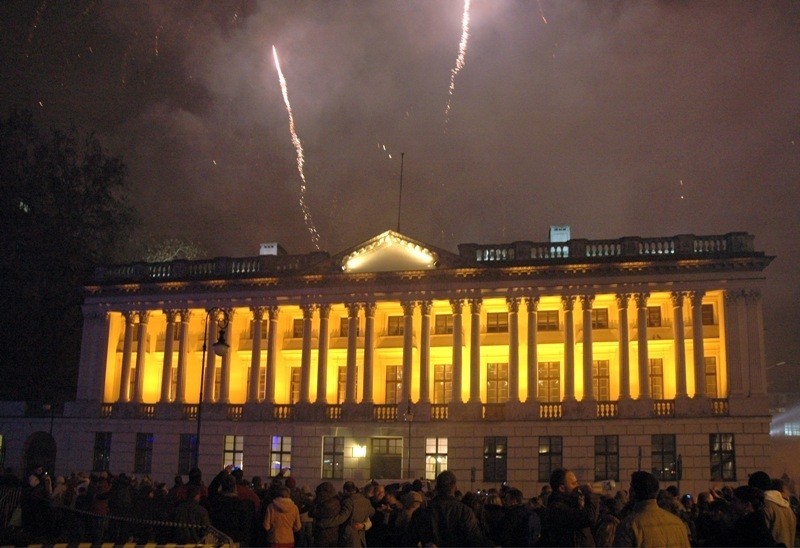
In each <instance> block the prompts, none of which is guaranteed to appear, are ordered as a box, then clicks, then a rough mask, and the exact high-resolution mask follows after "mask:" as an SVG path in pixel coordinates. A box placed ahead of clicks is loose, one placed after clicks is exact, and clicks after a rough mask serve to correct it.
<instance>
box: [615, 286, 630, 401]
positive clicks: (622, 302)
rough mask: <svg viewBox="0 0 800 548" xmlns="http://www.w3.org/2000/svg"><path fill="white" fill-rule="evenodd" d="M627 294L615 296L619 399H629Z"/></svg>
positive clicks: (628, 298)
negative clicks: (617, 328) (617, 331)
mask: <svg viewBox="0 0 800 548" xmlns="http://www.w3.org/2000/svg"><path fill="white" fill-rule="evenodd" d="M630 297H631V296H630V295H628V294H627V293H620V294H617V311H618V312H617V314H618V323H619V399H620V400H629V399H631V373H630V367H631V359H630V333H629V330H628V301H630Z"/></svg>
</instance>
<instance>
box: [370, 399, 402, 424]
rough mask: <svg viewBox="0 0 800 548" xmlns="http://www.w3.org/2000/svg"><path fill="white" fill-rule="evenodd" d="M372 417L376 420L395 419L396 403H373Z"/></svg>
mask: <svg viewBox="0 0 800 548" xmlns="http://www.w3.org/2000/svg"><path fill="white" fill-rule="evenodd" d="M372 413H373V415H372V416H373V418H374V419H375V420H376V421H396V420H397V404H396V403H383V404H375V405H374V406H373V407H372Z"/></svg>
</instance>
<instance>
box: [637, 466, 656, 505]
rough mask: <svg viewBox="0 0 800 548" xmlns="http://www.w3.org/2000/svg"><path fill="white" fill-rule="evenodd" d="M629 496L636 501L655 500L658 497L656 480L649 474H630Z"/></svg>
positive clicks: (640, 472)
mask: <svg viewBox="0 0 800 548" xmlns="http://www.w3.org/2000/svg"><path fill="white" fill-rule="evenodd" d="M631 494H632V495H633V496H634V498H635V499H636V500H637V501H642V500H650V499H655V498H656V496H658V480H657V479H656V477H655V476H654V475H653V474H651V473H650V472H644V471H638V472H634V473H633V474H631Z"/></svg>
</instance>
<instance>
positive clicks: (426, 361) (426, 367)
mask: <svg viewBox="0 0 800 548" xmlns="http://www.w3.org/2000/svg"><path fill="white" fill-rule="evenodd" d="M431 307H432V303H431V301H421V302H420V303H419V310H420V312H421V314H422V322H421V325H420V331H422V333H421V334H420V353H419V401H420V402H421V403H430V401H431V394H430V391H431V388H430V359H431Z"/></svg>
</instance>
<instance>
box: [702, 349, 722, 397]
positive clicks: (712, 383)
mask: <svg viewBox="0 0 800 548" xmlns="http://www.w3.org/2000/svg"><path fill="white" fill-rule="evenodd" d="M703 361H704V362H705V365H706V396H708V397H709V398H716V397H718V396H717V358H716V357H715V356H705V357H704V358H703Z"/></svg>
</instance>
